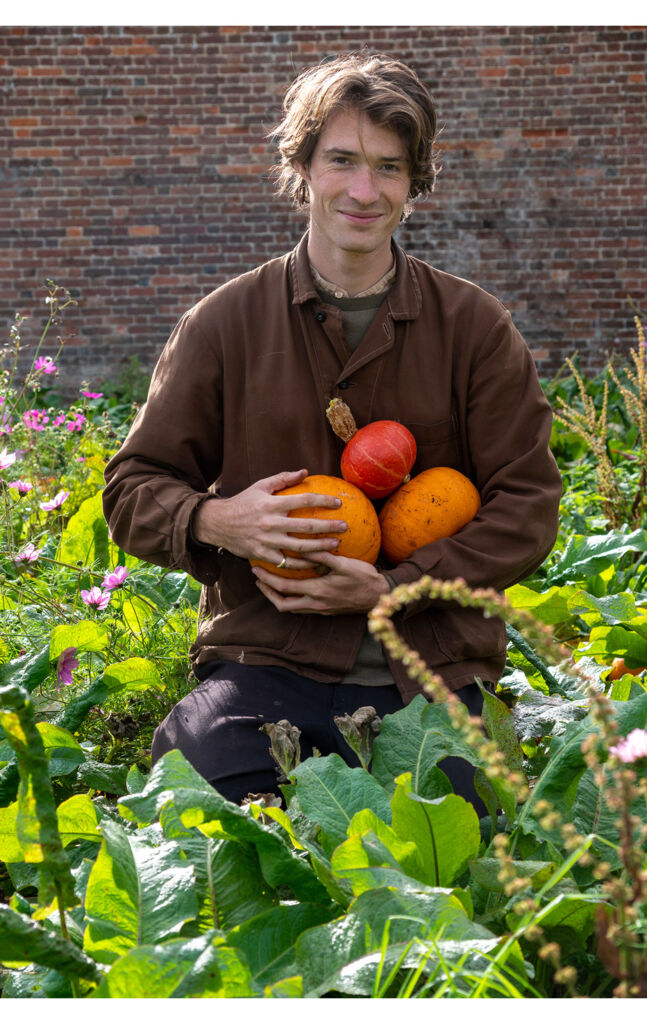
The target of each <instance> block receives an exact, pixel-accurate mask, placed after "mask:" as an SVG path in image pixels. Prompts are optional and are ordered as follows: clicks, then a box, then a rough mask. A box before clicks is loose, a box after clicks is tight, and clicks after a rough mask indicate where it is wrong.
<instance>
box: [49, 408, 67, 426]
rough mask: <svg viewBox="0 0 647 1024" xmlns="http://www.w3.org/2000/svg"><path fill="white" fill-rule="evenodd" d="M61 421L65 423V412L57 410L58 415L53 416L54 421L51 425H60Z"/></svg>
mask: <svg viewBox="0 0 647 1024" xmlns="http://www.w3.org/2000/svg"><path fill="white" fill-rule="evenodd" d="M61 423H65V413H64V412H59V414H58V416H56V417H55V419H54V422H53V423H52V426H53V427H60V425H61Z"/></svg>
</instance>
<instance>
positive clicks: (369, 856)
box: [331, 810, 428, 896]
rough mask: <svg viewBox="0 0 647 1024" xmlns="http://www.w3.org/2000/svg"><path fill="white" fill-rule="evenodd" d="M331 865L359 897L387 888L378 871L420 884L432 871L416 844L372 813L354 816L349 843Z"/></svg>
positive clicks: (347, 841)
mask: <svg viewBox="0 0 647 1024" xmlns="http://www.w3.org/2000/svg"><path fill="white" fill-rule="evenodd" d="M331 863H332V868H333V870H334V872H335V874H336V875H340V876H342V877H344V878H348V879H349V880H350V881H351V883H352V886H353V893H354V895H356V896H358V895H359V894H360V893H361V892H364V891H365V890H366V889H372V888H373V889H374V888H379V887H381V886H382V885H384V884H386V883H385V872H384V871H383V870H377V871H376V870H374V869H375V868H377V869H383V868H386V869H387V870H391V871H392V870H393V869H395V871H398V872H401V873H402V874H404V875H407V876H408V877H410V878H414V879H417V880H418V881H421V882H427V881H428V871H427V869H426V866H425V864H424V863H423V860H422V855H421V852H420V851H419V849H418V847H417V846H416V844H415V842H414V841H413V840H409V839H408V838H403V837H401V836H399V835H397V834H396V832H395V831H394V829H393V828H392V827H391V826H390V825H387V824H386V822H384V821H382V820H381V818H378V816H377V815H376V814H375V813H374V812H373V811H370V810H364V811H359V812H358V813H357V814H355V815H354V817H353V819H352V821H351V823H350V825H349V826H348V839H347V840H346V841H345V842H344V843H342V844H341V845H340V846H338V847H337V849H336V850H335V851H334V853H333V855H332V862H331ZM389 877H392V876H391V875H389ZM396 884H397V883H396Z"/></svg>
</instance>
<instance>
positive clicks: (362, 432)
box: [326, 398, 417, 498]
mask: <svg viewBox="0 0 647 1024" xmlns="http://www.w3.org/2000/svg"><path fill="white" fill-rule="evenodd" d="M326 416H327V417H328V422H329V423H330V425H331V427H332V428H333V430H334V432H335V433H336V434H337V437H340V438H341V439H342V441H345V442H346V447H345V448H344V450H343V452H342V456H341V475H342V476H343V478H344V480H348V481H349V483H351V484H355V486H356V487H359V489H360V490H361V491H364V494H367V495H368V497H369V498H385V497H386V496H387V494H392V493H393V491H394V490H395V489H396V487H399V486H400V484H402V483H405V482H406V481H407V480H409V474H410V472H411V468H412V466H413V464H414V462H415V461H416V453H417V448H416V439H415V437H414V436H413V434H412V433H411V431H410V430H408V429H407V427H405V426H404V424H402V423H398V421H397V420H374V421H373V422H371V423H367V424H366V426H364V427H360V428H359V430H358V429H357V424H356V423H355V418H354V416H353V414H352V412H351V411H350V409H349V407H348V406H347V405H346V403H345V402H342V400H341V399H340V398H333V399H332V401H331V402H330V404H329V406H328V408H327V409H326Z"/></svg>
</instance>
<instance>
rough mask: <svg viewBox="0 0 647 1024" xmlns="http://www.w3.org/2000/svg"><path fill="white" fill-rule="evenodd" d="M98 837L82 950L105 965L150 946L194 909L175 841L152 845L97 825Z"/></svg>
mask: <svg viewBox="0 0 647 1024" xmlns="http://www.w3.org/2000/svg"><path fill="white" fill-rule="evenodd" d="M101 831H102V833H103V836H104V841H103V844H102V846H101V850H100V851H99V855H98V857H97V860H96V862H95V864H94V866H93V868H92V871H91V873H90V879H89V881H88V887H87V890H86V894H85V911H86V917H87V928H86V932H85V937H84V942H83V945H84V949H85V950H86V951H87V952H88V953H90V954H91V955H92V956H94V957H95V959H96V960H98V961H99V962H100V963H106V964H110V963H113V962H114V961H115V960H117V959H118V958H119V957H120V956H122V955H123V954H124V953H127V952H128V950H130V949H133V948H135V947H137V946H143V945H150V944H155V943H157V942H159V941H160V939H163V938H167V937H169V936H171V935H173V934H175V933H177V932H179V930H180V929H181V928H182V926H183V924H184V923H185V922H186V921H191V920H193V919H194V918H195V917H196V916H197V913H198V901H197V899H196V894H195V873H194V870H193V868H192V867H191V866H190V865H189V864H187V862H186V858H185V857H184V854H183V853H182V851H181V850H180V848H179V846H178V845H177V843H174V842H163V843H161V845H155V844H154V843H153V842H152V841H151V840H147V839H145V838H144V837H142V836H141V833H140V834H139V835H137V836H133V835H129V834H127V833H126V832H125V831H124V830H123V829H122V828H121V827H119V826H118V825H117V824H116V823H114V822H111V821H108V820H104V821H102V823H101Z"/></svg>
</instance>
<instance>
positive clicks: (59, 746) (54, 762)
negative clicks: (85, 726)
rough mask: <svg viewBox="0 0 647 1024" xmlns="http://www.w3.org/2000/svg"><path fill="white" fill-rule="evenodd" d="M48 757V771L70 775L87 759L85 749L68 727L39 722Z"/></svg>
mask: <svg viewBox="0 0 647 1024" xmlns="http://www.w3.org/2000/svg"><path fill="white" fill-rule="evenodd" d="M36 728H37V730H38V732H39V734H40V738H41V740H42V743H43V748H44V750H45V753H46V755H47V759H48V768H47V770H48V773H49V775H50V777H52V778H54V777H55V776H57V775H68V774H69V773H70V772H73V771H74V770H75V768H78V766H79V765H80V764H82V762H83V761H85V756H86V755H85V751H84V749H83V747H82V746H81V744H80V743H78V742H77V741H76V740H75V739H74V737H73V736H72V734H71V733H70V732H68V731H67V729H62V728H61V727H60V726H58V725H54V724H52V723H51V722H39V723H38V725H37V726H36Z"/></svg>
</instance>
